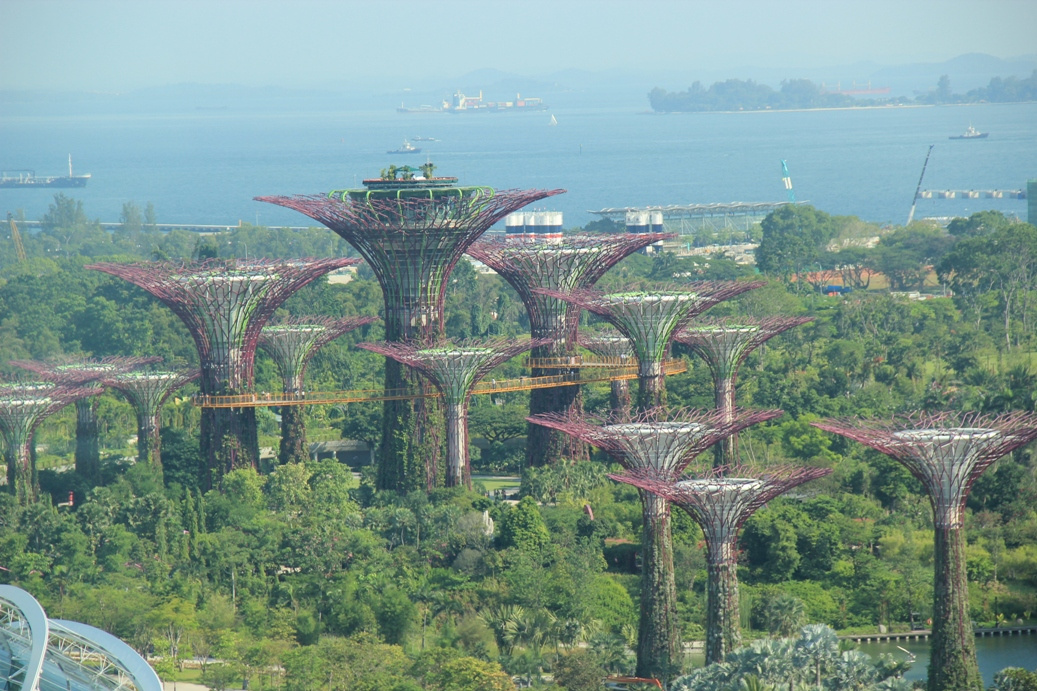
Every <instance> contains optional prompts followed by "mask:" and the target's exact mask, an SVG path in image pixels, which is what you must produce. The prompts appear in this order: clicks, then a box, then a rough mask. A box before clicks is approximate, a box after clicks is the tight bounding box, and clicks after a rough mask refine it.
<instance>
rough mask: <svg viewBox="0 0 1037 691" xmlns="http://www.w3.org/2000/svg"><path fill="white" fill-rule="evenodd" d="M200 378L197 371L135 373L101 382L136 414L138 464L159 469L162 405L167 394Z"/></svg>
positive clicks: (116, 375)
mask: <svg viewBox="0 0 1037 691" xmlns="http://www.w3.org/2000/svg"><path fill="white" fill-rule="evenodd" d="M200 375H201V370H198V369H180V370H171V371H163V370H134V371H131V372H120V373H116V374H111V375H108V376H106V377H104V379H102V380H101V381H102V382H103V383H104V385H105V386H109V387H111V388H113V389H115V390H116V391H118V392H119V393H121V394H122V395H123V396H124V397H125V398H126V400H127V401H129V403H130V405H131V406H133V411H134V412H135V413H136V415H137V462H138V463H147V464H149V465H150V466H151V467H153V468H155V469H156V470H162V437H161V435H160V434H159V432H160V430H161V428H162V404H163V403H165V402H166V399H167V398H169V396H170V395H172V393H173V392H174V391H176V390H177V389H179V388H180V387H182V386H183V385H184V384H186V383H187V382H189V381H193V380H195V379H197V378H198V377H199V376H200Z"/></svg>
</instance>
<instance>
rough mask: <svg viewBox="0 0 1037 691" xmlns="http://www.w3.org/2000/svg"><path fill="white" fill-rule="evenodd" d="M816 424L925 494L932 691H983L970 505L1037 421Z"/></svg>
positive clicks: (1036, 431) (966, 417)
mask: <svg viewBox="0 0 1037 691" xmlns="http://www.w3.org/2000/svg"><path fill="white" fill-rule="evenodd" d="M810 424H812V425H814V426H815V427H818V428H820V429H823V430H825V431H828V432H832V433H834V434H839V435H841V436H844V437H847V438H848V439H853V440H854V441H858V442H860V443H861V444H864V445H865V446H869V447H871V448H873V449H875V450H877V451H879V452H881V453H884V454H886V455H887V456H889V457H891V458H893V459H894V460H896V461H898V462H899V463H900V464H901V465H903V466H904V467H905V468H907V469H908V471H910V473H911V474H912V475H914V476H915V477H916V478H918V480H919V481H921V483H922V485H923V486H924V487H925V489H926V492H927V493H928V494H929V501H930V503H931V504H932V507H933V522H934V530H935V540H934V544H935V548H934V564H933V569H934V572H935V574H934V575H935V585H934V588H933V617H932V619H933V627H932V636H931V638H930V653H929V679H928V687H927V688H929V689H930V691H948V690H950V691H959V690H962V691H964V690H966V689H967V690H968V691H973V690H979V689H982V688H983V681H982V678H981V677H980V674H979V665H978V663H977V661H976V641H975V635H974V634H973V632H972V623H971V619H970V618H969V598H968V578H967V575H966V572H965V534H964V528H963V517H964V512H965V500H966V499H967V498H968V495H969V491H970V490H971V489H972V485H973V483H974V482H975V481H976V479H977V478H979V476H980V475H982V474H983V471H984V470H986V469H987V468H989V467H990V465H991V464H992V463H994V461H996V460H997V459H999V458H1001V457H1002V456H1004V455H1005V454H1007V453H1009V452H1011V451H1012V450H1014V449H1016V448H1018V447H1020V446H1023V445H1025V444H1028V443H1030V442H1031V441H1033V440H1034V439H1037V415H1035V414H1033V413H1022V412H1014V413H1005V414H1003V415H998V416H991V415H980V414H975V413H915V414H912V415H903V416H898V417H894V418H892V419H891V420H860V419H832V420H820V421H818V422H812V423H810Z"/></svg>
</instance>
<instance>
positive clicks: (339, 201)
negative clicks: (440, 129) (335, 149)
mask: <svg viewBox="0 0 1037 691" xmlns="http://www.w3.org/2000/svg"><path fill="white" fill-rule="evenodd" d="M454 182H456V178H431V179H422V180H411V181H400V180H370V181H368V180H365V181H364V184H365V185H366V186H367V189H357V190H338V191H334V192H330V193H328V194H319V195H296V196H266V197H257V198H256V199H257V201H262V202H268V203H271V204H277V205H278V206H283V207H286V208H289V209H294V210H296V211H298V212H300V213H302V214H305V215H306V216H309V217H310V218H312V219H314V220H316V221H319V222H320V223H322V224H324V225H325V226H327V227H328V228H330V229H331V230H333V231H334V232H335V233H337V234H338V235H339V236H341V237H342V238H343V239H344V240H346V242H348V243H349V244H350V245H352V246H353V247H354V248H355V249H356V250H357V252H359V253H360V255H361V256H362V257H363V258H364V259H365V260H367V263H368V265H369V266H370V267H371V269H372V270H373V271H374V274H375V277H376V278H377V279H378V282H379V283H380V284H381V286H382V293H383V299H384V301H385V311H384V320H385V338H386V340H387V341H391V342H406V341H421V342H423V343H425V344H432V343H434V342H436V341H437V340H439V339H440V338H442V337H443V335H444V324H443V303H444V299H445V295H446V280H447V277H448V276H449V275H450V272H451V271H452V270H453V268H454V266H455V265H456V264H457V262H458V261H459V260H460V259H461V257H462V256H463V255H464V253H465V251H466V250H467V249H468V248H469V246H470V245H471V244H472V243H473V242H475V240H476V239H477V238H478V237H479V236H480V235H482V234H483V233H485V232H486V231H487V230H488V229H489V228H490V226H492V225H493V224H494V223H496V222H497V221H498V220H500V219H502V218H504V217H505V216H506V215H508V214H509V213H511V212H512V211H515V210H517V209H520V208H522V207H523V206H526V205H527V204H530V203H532V202H535V201H537V200H539V199H544V198H545V197H550V196H552V195H555V194H560V193H561V192H563V191H564V190H494V189H493V188H491V187H455V186H453V183H454ZM421 385H422V382H421V381H420V380H418V379H415V378H413V377H411V376H409V372H407V371H406V370H405V369H404V368H403V366H402V365H400V364H399V363H397V362H396V361H395V360H390V361H389V362H387V363H386V367H385V388H386V389H387V390H395V389H399V388H403V387H408V386H409V387H414V388H418V387H420V386H421ZM429 415H430V411H429V410H428V408H427V406H426V405H425V403H424V401H423V400H422V399H417V400H415V401H406V400H404V401H386V402H385V407H384V413H383V416H382V443H381V444H380V449H381V459H380V463H379V466H378V478H377V484H378V487H379V488H380V489H394V490H400V491H404V490H411V489H416V488H419V487H424V488H425V489H431V488H432V486H433V483H434V481H435V476H436V474H437V471H436V468H437V466H438V454H439V440H438V439H436V438H435V435H434V432H432V430H433V429H434V428H435V425H433V424H428V423H429V422H430V419H429Z"/></svg>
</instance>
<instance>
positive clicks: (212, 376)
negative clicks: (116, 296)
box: [86, 258, 359, 485]
mask: <svg viewBox="0 0 1037 691" xmlns="http://www.w3.org/2000/svg"><path fill="white" fill-rule="evenodd" d="M358 262H359V260H358V259H346V258H343V259H294V260H265V259H255V260H237V259H207V260H205V261H201V262H194V263H176V262H144V263H137V264H112V263H99V264H91V265H88V266H87V267H86V268H87V269H95V270H97V271H103V272H104V273H108V274H111V275H113V276H118V277H119V278H122V279H125V280H127V281H129V282H130V283H133V284H134V285H137V286H139V287H141V288H143V289H144V290H145V291H147V292H149V293H151V294H152V295H153V296H155V297H156V298H158V299H159V300H160V301H162V303H163V304H165V305H166V306H167V307H169V308H170V309H171V310H173V312H174V313H175V314H176V315H177V316H178V317H180V320H181V321H182V322H183V323H184V325H185V326H186V327H187V330H188V331H189V332H190V333H191V336H192V338H194V342H195V346H196V347H197V349H198V359H199V362H200V364H201V376H200V379H199V382H200V384H201V389H202V393H203V394H206V395H219V394H240V393H249V392H251V391H252V388H253V385H254V381H253V365H254V362H255V353H256V347H257V345H258V341H259V334H260V332H261V331H262V328H263V326H264V325H265V324H266V322H267V320H269V319H270V317H271V316H273V313H274V311H275V310H276V309H277V308H278V307H280V306H281V305H282V304H283V303H284V301H285V300H287V299H288V298H289V297H290V296H291V295H292V294H293V293H295V292H296V291H297V290H299V289H300V288H302V287H303V286H305V285H306V284H308V283H310V282H311V281H314V280H316V279H317V278H319V277H320V276H323V275H324V274H326V273H328V272H329V271H334V270H335V269H340V268H342V267H346V266H352V265H355V264H357V263H358ZM201 448H202V455H203V457H204V458H205V460H206V465H207V469H208V473H209V477H208V478H207V484H209V485H212V484H215V483H217V482H218V481H219V478H221V477H222V475H223V473H225V472H227V471H229V470H233V469H234V468H239V467H255V468H258V467H259V440H258V436H257V430H256V413H255V408H252V407H242V408H204V409H203V410H202V435H201Z"/></svg>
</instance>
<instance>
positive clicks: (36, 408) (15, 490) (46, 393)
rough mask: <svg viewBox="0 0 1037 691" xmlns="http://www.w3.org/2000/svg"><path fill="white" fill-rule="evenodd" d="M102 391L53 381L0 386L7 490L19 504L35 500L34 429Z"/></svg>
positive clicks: (37, 495)
mask: <svg viewBox="0 0 1037 691" xmlns="http://www.w3.org/2000/svg"><path fill="white" fill-rule="evenodd" d="M101 391H103V389H100V388H95V387H74V386H61V385H58V384H55V383H53V382H21V383H5V384H0V434H2V435H3V437H4V442H5V446H6V448H5V449H4V452H5V454H6V456H7V459H6V460H7V489H8V491H9V492H11V493H12V494H13V495H14V496H15V497H16V498H17V500H18V503H19V504H23V505H24V504H30V503H33V502H35V501H37V500H38V499H39V495H40V484H39V478H38V476H37V474H36V461H35V458H34V455H33V453H32V440H33V435H34V434H35V432H36V428H37V427H39V425H40V423H41V422H43V421H44V420H45V419H46V418H48V417H50V416H51V415H53V414H54V413H56V412H58V411H59V410H61V409H62V408H64V407H65V406H66V405H68V404H69V403H72V402H73V401H75V400H77V399H80V398H86V397H89V396H96V395H98V394H100V393H101Z"/></svg>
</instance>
